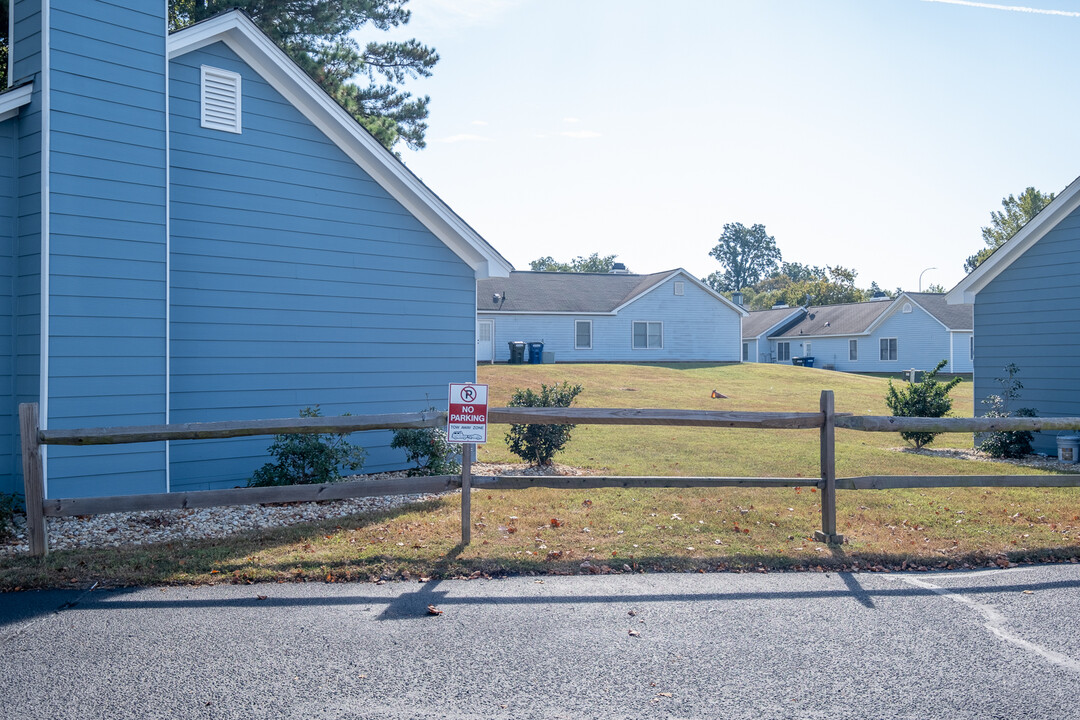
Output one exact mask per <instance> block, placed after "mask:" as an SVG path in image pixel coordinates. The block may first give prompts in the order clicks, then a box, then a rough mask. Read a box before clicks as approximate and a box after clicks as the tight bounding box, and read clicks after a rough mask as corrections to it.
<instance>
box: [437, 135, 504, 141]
mask: <svg viewBox="0 0 1080 720" xmlns="http://www.w3.org/2000/svg"><path fill="white" fill-rule="evenodd" d="M435 142H441V143H458V142H491V138H489V137H484V136H483V135H473V134H472V133H458V134H457V135H449V136H447V137H444V138H439V139H438V140H436V141H435Z"/></svg>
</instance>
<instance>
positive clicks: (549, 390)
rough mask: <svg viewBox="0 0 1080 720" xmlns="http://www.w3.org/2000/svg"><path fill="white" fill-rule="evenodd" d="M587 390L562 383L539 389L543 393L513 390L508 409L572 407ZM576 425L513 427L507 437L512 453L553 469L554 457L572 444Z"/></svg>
mask: <svg viewBox="0 0 1080 720" xmlns="http://www.w3.org/2000/svg"><path fill="white" fill-rule="evenodd" d="M583 389H584V388H582V386H581V385H571V384H570V383H569V382H566V381H563V382H562V383H558V384H555V385H551V386H548V385H543V384H541V385H540V392H539V393H536V392H533V390H532V389H531V388H526V389H524V390H522V389H521V388H517V389H516V390H514V394H513V396H511V398H510V402H509V405H508V406H509V407H570V403H572V402H574V398H576V397H577V396H578V394H579V393H581V391H582V390H583ZM575 427H576V426H575V425H511V426H510V431H509V432H508V433H506V444H507V445H508V446H509V447H510V452H512V453H514V454H515V455H517V456H518V457H519V458H521V459H522V460H524V461H525V462H527V463H529V464H531V465H550V464H551V460H552V458H553V457H555V453H557V452H559V451H560V450H562V449H563V447H565V446H566V443H568V442H570V431H572V430H573V429H574V428H575Z"/></svg>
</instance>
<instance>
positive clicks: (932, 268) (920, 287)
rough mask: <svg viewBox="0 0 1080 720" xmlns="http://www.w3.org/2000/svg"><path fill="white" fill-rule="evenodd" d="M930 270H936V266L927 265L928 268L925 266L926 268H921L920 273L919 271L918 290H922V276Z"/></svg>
mask: <svg viewBox="0 0 1080 720" xmlns="http://www.w3.org/2000/svg"><path fill="white" fill-rule="evenodd" d="M930 270H937V268H936V267H928V268H926V270H923V271H922V272H921V273H919V292H922V276H923V275H925V274H926V273H927V272H929V271H930Z"/></svg>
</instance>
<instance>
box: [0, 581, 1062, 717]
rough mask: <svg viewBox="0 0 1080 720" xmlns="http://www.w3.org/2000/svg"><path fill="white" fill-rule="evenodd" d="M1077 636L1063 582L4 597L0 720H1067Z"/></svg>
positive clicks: (453, 585)
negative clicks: (433, 608) (430, 611)
mask: <svg viewBox="0 0 1080 720" xmlns="http://www.w3.org/2000/svg"><path fill="white" fill-rule="evenodd" d="M259 596H265V598H264V599H260V597H259ZM428 605H434V606H436V608H437V609H439V610H442V611H443V614H442V615H430V614H428V610H427V607H428ZM1078 628H1080V566H1078V565H1057V566H1037V567H1020V568H1014V569H1009V570H997V571H995V570H984V571H978V572H969V573H955V572H954V573H944V572H943V573H917V574H837V573H829V574H817V573H806V574H745V575H736V574H709V575H701V574H655V575H612V576H587V577H580V576H579V577H545V578H531V577H525V578H513V579H508V580H476V581H471V582H466V581H443V582H434V581H433V582H428V583H388V584H385V585H379V586H376V585H368V584H309V585H245V586H216V587H200V588H166V589H160V588H151V589H140V590H134V591H101V590H94V591H92V592H77V591H64V592H29V593H9V594H6V595H0V717H2V718H18V719H19V720H26V719H28V718H50V719H52V718H56V719H65V718H71V719H72V720H90V719H91V718H110V719H111V718H140V719H142V718H236V719H240V718H243V719H245V720H249V719H252V718H379V719H380V720H395V719H399V718H400V719H405V718H409V719H412V718H440V719H441V718H449V719H456V718H508V719H509V718H829V719H830V720H832V719H839V718H860V719H862V718H918V719H919V720H926V719H927V718H950V719H953V718H957V719H959V718H973V719H974V718H978V719H979V720H988V719H991V718H1002V719H1006V718H1007V719H1009V720H1014V719H1017V718H1053V719H1054V720H1068V719H1070V718H1080V632H1078ZM631 631H634V632H636V633H638V634H637V635H632V634H631Z"/></svg>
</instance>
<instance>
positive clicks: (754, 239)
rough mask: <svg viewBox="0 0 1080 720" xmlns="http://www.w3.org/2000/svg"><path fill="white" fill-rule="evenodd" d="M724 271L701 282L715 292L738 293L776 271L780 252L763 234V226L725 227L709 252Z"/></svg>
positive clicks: (764, 233) (739, 225)
mask: <svg viewBox="0 0 1080 720" xmlns="http://www.w3.org/2000/svg"><path fill="white" fill-rule="evenodd" d="M709 255H711V256H712V257H714V258H716V260H717V261H718V262H719V263H720V265H721V267H723V271H722V272H714V273H712V274H711V275H709V276H708V277H707V278H703V279H702V280H703V282H704V283H705V284H707V285H708V286H709V287H711V288H712V289H713V290H716V291H717V292H730V291H732V290H741V289H743V288H745V287H749V286H751V285H754V284H755V283H757V282H759V281H760V280H761V279H762V278H764V277H767V276H768V275H770V274H771V273H773V272H775V271H776V270H778V269H779V266H780V248H778V247H777V246H776V239H775V238H773V237H772V236H771V235H769V234H768V233H767V232H765V226H764V225H761V224H760V223H755V224H754V225H751V226H750V227H746V226H745V225H743V224H742V223H726V224H725V225H724V232H723V233H721V235H720V238H719V239H718V240H717V241H716V245H715V246H714V247H713V249H712V250H710V251H709Z"/></svg>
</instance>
